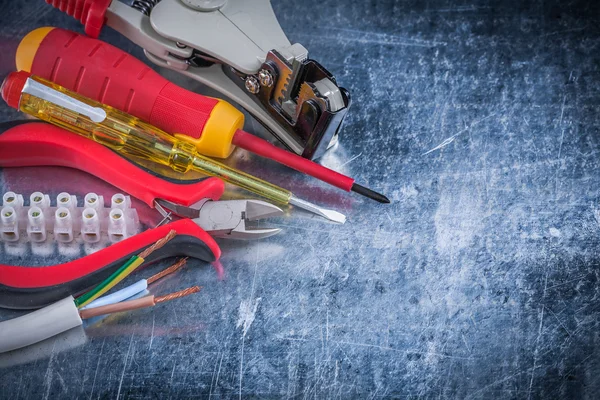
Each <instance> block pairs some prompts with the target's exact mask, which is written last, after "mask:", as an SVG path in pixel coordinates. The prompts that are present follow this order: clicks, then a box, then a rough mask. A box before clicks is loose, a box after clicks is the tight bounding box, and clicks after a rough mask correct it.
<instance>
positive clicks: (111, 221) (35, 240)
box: [0, 191, 139, 256]
mask: <svg viewBox="0 0 600 400" xmlns="http://www.w3.org/2000/svg"><path fill="white" fill-rule="evenodd" d="M28 198H29V205H28V206H25V205H24V200H23V195H21V194H18V193H15V192H7V193H5V194H4V195H3V196H2V197H1V199H2V206H1V207H0V242H4V247H5V252H6V254H9V255H12V256H23V255H25V254H27V252H28V250H29V249H28V247H29V245H30V247H31V251H32V252H33V253H34V254H35V255H44V256H48V255H50V254H52V253H53V252H54V251H55V249H56V248H57V249H58V252H59V253H60V254H65V255H69V256H74V255H76V254H78V252H79V251H80V245H83V251H84V252H85V253H86V254H91V253H93V252H95V251H98V250H99V249H100V248H103V247H106V246H107V245H109V244H110V243H115V242H118V241H121V240H123V239H126V238H128V237H131V236H133V235H135V234H136V233H137V232H138V231H139V217H138V214H137V211H136V210H135V209H134V208H132V207H131V198H130V197H129V196H126V195H123V194H121V193H117V194H115V195H113V196H112V197H111V198H110V202H108V201H107V202H105V201H104V197H103V196H99V195H98V194H96V193H88V194H86V195H85V197H84V199H83V206H82V207H78V206H77V197H76V196H73V195H71V194H69V193H67V192H62V193H60V194H59V195H58V196H56V197H54V198H53V200H54V201H55V202H56V205H55V206H53V205H52V204H51V199H50V196H49V195H47V194H44V193H42V192H39V191H36V192H33V193H32V194H31V195H30V196H28ZM105 204H106V205H107V206H112V207H111V208H105ZM111 211H114V212H113V213H112V218H111V217H109V214H110V213H111ZM53 242H57V243H58V246H57V247H56V246H55V243H53Z"/></svg>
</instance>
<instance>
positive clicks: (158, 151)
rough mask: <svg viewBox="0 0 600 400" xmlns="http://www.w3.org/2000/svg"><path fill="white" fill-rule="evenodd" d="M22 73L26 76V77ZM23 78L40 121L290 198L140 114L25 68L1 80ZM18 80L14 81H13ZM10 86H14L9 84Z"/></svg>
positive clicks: (26, 106)
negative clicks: (152, 123)
mask: <svg viewBox="0 0 600 400" xmlns="http://www.w3.org/2000/svg"><path fill="white" fill-rule="evenodd" d="M19 74H25V75H26V76H28V79H26V80H24V79H23V78H24V77H23V76H22V75H21V76H19ZM11 79H13V81H14V82H17V81H19V80H23V81H24V82H25V83H24V85H23V87H22V90H21V97H20V100H19V109H20V110H21V111H23V112H24V113H27V114H30V115H33V116H35V117H37V118H39V119H42V120H44V121H48V122H50V123H52V124H55V125H57V126H60V127H62V128H65V129H67V130H69V131H72V132H75V133H78V134H80V135H82V136H85V137H87V138H89V139H92V140H94V141H96V142H98V143H100V144H102V145H104V146H106V147H109V148H111V149H113V150H115V151H117V152H118V153H120V154H123V155H125V156H129V157H138V158H142V159H145V160H150V161H152V162H155V163H159V164H162V165H166V166H168V167H170V168H172V169H173V170H175V171H178V172H182V173H184V172H187V171H189V170H190V169H192V170H195V171H198V172H200V173H204V174H206V175H210V176H216V177H219V178H221V179H223V180H224V181H226V182H229V183H231V184H234V185H236V186H239V187H241V188H243V189H246V190H248V191H250V192H253V193H256V194H258V195H260V196H263V197H265V198H267V199H269V200H272V201H274V202H277V203H282V204H288V203H289V201H290V199H291V197H292V193H291V192H290V191H289V190H286V189H283V188H281V187H279V186H276V185H273V184H271V183H269V182H266V181H264V180H262V179H259V178H256V177H254V176H252V175H250V174H247V173H245V172H242V171H239V170H236V169H234V168H231V167H229V166H226V165H224V164H221V163H219V162H217V161H214V160H212V159H210V158H208V157H205V156H202V155H200V154H199V153H198V151H197V150H196V148H195V146H194V145H193V144H192V143H189V142H188V141H185V140H181V139H178V138H177V137H176V136H171V135H169V134H168V133H166V132H164V131H162V130H160V129H158V128H156V127H154V126H152V125H150V124H148V123H146V122H143V121H141V120H139V119H138V118H136V117H134V116H132V115H129V114H127V113H124V112H122V111H120V110H117V109H115V108H112V107H110V106H107V105H104V104H101V103H99V102H97V101H95V100H91V99H89V98H87V97H83V96H81V95H79V94H77V93H74V92H71V91H70V90H67V89H65V88H63V87H61V86H59V85H56V84H54V83H52V82H49V81H47V80H45V79H42V78H40V77H38V76H35V75H31V76H30V75H29V74H27V73H25V72H19V73H13V74H10V75H9V76H8V77H7V78H6V80H5V82H4V84H3V86H6V85H9V86H10V85H11V84H12V83H13V82H12V81H10V80H11ZM17 86H18V85H17ZM10 90H12V91H14V88H10Z"/></svg>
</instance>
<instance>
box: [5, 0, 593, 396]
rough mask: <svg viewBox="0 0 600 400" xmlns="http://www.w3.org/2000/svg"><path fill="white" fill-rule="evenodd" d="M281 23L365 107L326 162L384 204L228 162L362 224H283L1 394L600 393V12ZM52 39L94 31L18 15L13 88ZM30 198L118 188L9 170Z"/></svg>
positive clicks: (30, 9)
mask: <svg viewBox="0 0 600 400" xmlns="http://www.w3.org/2000/svg"><path fill="white" fill-rule="evenodd" d="M273 6H274V9H275V12H276V14H277V15H278V17H279V19H280V23H281V25H282V27H283V29H284V31H285V32H286V33H287V34H288V36H289V38H290V40H291V41H292V42H300V43H302V44H304V45H305V46H306V47H307V48H308V49H309V51H310V55H311V56H312V57H313V58H315V59H317V60H319V61H321V62H322V63H323V64H324V65H325V67H326V68H328V69H330V70H331V72H332V73H334V74H335V75H336V77H337V78H338V81H339V82H340V84H341V85H342V86H345V87H346V88H348V89H349V90H350V92H351V93H352V95H353V101H354V103H353V105H352V108H351V109H350V112H349V114H348V117H347V120H346V123H345V126H344V129H343V132H342V134H341V138H340V144H339V145H338V147H337V148H336V149H335V150H333V151H331V152H330V153H329V154H328V155H327V156H326V157H324V158H323V163H324V164H325V165H327V166H330V167H333V168H335V169H338V170H340V171H341V172H344V173H347V174H350V175H351V176H353V177H355V178H356V179H357V181H358V182H360V183H364V184H366V185H368V186H371V187H373V188H374V189H376V190H380V191H382V192H383V193H385V194H387V195H388V196H389V197H390V198H391V200H392V204H391V205H380V204H376V203H374V202H370V201H368V200H366V199H363V198H360V197H359V196H357V195H350V194H345V193H343V192H341V191H337V190H335V189H332V188H330V187H326V186H325V185H322V184H319V183H317V182H315V180H311V179H308V178H305V177H302V176H300V175H299V174H296V173H292V172H290V171H288V170H286V169H284V168H281V167H279V166H277V165H275V164H274V163H272V162H268V161H260V162H259V160H258V159H256V158H255V157H252V156H249V155H247V154H243V153H242V152H240V151H238V152H236V154H235V157H234V159H233V160H232V161H231V162H232V163H236V164H238V165H241V166H243V167H244V168H246V169H248V170H249V171H250V172H254V173H256V174H257V175H260V176H262V177H265V178H268V179H270V180H272V181H274V182H276V183H280V184H282V185H284V186H288V187H290V188H292V189H293V190H294V191H295V192H296V194H297V195H299V196H301V197H304V198H306V199H307V200H311V201H314V202H318V203H319V204H323V205H327V206H330V207H332V208H336V209H338V210H339V211H342V212H344V213H346V214H347V216H348V218H349V221H348V223H346V224H345V225H343V226H339V225H334V224H331V223H328V222H327V221H324V220H321V219H319V218H317V217H313V216H311V215H309V214H306V213H304V212H302V211H297V210H293V211H290V212H289V213H288V215H287V216H286V217H285V218H280V219H274V220H271V221H268V224H269V225H275V226H279V227H282V228H284V232H283V233H282V234H280V235H279V236H276V237H272V238H269V239H266V240H262V241H259V242H251V243H247V242H233V241H230V242H227V241H222V240H221V241H220V244H221V245H222V249H223V258H222V260H221V263H222V267H223V269H224V276H222V277H221V278H220V277H219V273H218V272H217V271H215V268H213V266H211V265H205V264H201V263H199V262H192V263H190V265H189V267H188V268H186V269H185V270H184V271H183V272H182V273H179V274H177V275H176V276H174V277H172V278H171V279H169V280H168V281H167V282H165V283H163V284H162V285H161V286H160V287H159V288H157V291H159V292H160V293H166V292H169V291H171V290H177V289H181V288H183V287H186V286H189V285H192V284H199V285H201V286H203V287H204V289H203V290H202V292H201V293H200V294H198V295H195V296H193V297H188V298H187V299H185V300H181V301H177V302H171V303H168V304H163V305H161V306H159V307H156V308H154V309H149V310H141V311H136V312H131V313H127V314H124V315H117V316H114V317H111V318H109V319H107V320H105V321H104V322H103V323H101V324H97V325H93V326H89V327H87V328H86V329H85V333H84V332H83V330H81V329H80V330H75V331H73V332H69V333H68V334H66V335H62V336H60V337H58V338H57V339H56V340H50V341H48V342H47V343H43V344H41V345H39V346H34V347H33V348H30V349H26V350H22V351H17V352H13V353H11V354H9V355H3V356H0V397H2V398H6V399H9V398H10V399H17V398H29V397H32V398H52V399H55V398H86V399H87V398H90V399H91V398H161V399H163V398H168V397H173V398H178V397H186V398H232V397H238V398H281V397H289V398H309V397H310V398H315V399H322V398H350V397H356V398H421V397H425V398H431V397H435V398H467V397H468V398H598V392H599V391H600V378H599V374H598V372H600V349H599V348H598V343H599V340H600V338H599V333H598V332H599V328H600V303H599V297H600V286H599V282H598V279H599V273H600V272H599V264H600V253H599V250H598V248H599V247H598V246H599V244H600V239H599V233H600V226H599V223H600V205H599V192H598V187H599V186H600V176H599V174H598V170H599V168H600V137H599V135H600V132H599V127H600V116H599V111H600V84H599V81H600V79H599V78H600V55H599V54H600V38H599V35H598V33H599V26H600V24H599V23H598V22H599V21H598V18H599V15H600V10H599V6H598V3H597V2H592V1H589V2H585V1H570V2H565V1H558V0H544V1H541V0H540V1H524V2H513V1H508V0H506V1H491V0H490V1H486V0H463V1H449V0H430V1H419V0H406V1H384V0H381V1H352V2H350V1H348V2H345V1H333V0H319V1H312V0H311V1H295V2H286V1H282V0H274V1H273ZM44 25H54V26H60V27H64V28H69V29H73V30H76V31H80V32H81V31H82V29H81V27H80V26H79V24H78V23H77V22H76V21H75V20H73V19H71V18H70V17H68V16H66V15H63V14H62V13H60V12H59V11H57V10H55V9H53V8H51V7H50V6H48V5H46V4H45V3H44V2H43V1H41V0H35V1H27V2H21V1H10V2H9V1H4V2H3V4H2V12H1V13H0V74H1V75H2V76H4V75H5V74H6V73H8V72H9V71H11V70H12V69H13V68H14V51H15V49H16V46H17V44H18V42H19V40H20V38H22V37H23V35H25V34H26V33H27V32H29V31H30V30H32V29H34V28H36V27H39V26H44ZM101 38H102V39H104V40H106V41H108V42H110V43H112V44H115V45H117V46H119V47H121V48H123V49H125V50H127V51H129V52H131V53H133V54H134V55H136V56H138V57H140V58H142V59H143V55H142V52H141V50H140V49H139V48H136V47H135V46H134V45H133V44H131V43H130V42H128V41H127V40H126V39H125V38H123V37H120V36H119V35H118V34H116V33H115V32H113V31H111V30H110V29H105V30H104V31H103V34H102V36H101ZM161 72H164V74H165V76H167V77H169V78H171V79H173V80H174V81H175V82H177V83H179V84H182V85H186V86H187V87H189V88H192V89H194V90H202V88H201V87H200V86H199V85H198V84H196V83H194V82H191V81H187V80H185V79H182V78H181V77H178V76H177V75H176V73H174V72H171V71H161ZM17 117H19V116H18V114H17V113H16V112H15V111H13V110H9V109H8V107H7V106H5V105H2V106H0V121H4V120H11V119H14V118H17ZM247 128H248V129H249V130H251V131H256V130H257V129H259V128H258V126H257V124H256V123H255V122H249V123H248V125H247ZM38 189H42V190H45V191H47V192H50V193H53V194H56V193H58V192H60V191H63V190H67V191H70V192H71V193H73V194H78V195H80V196H81V195H83V194H85V193H87V192H89V191H92V190H94V191H97V192H99V193H104V194H108V195H110V194H112V193H114V192H116V190H115V189H114V188H111V187H108V186H106V185H105V184H103V183H102V182H99V181H98V180H97V179H94V178H92V177H90V176H88V175H86V174H83V173H80V172H76V171H72V170H66V169H50V168H48V169H42V168H23V169H18V170H4V171H2V190H3V191H7V190H16V191H21V192H22V193H24V194H29V193H31V192H32V191H34V190H38ZM138 207H139V209H140V213H146V214H147V215H149V216H150V215H151V213H152V211H150V210H148V209H147V208H144V207H142V206H141V205H139V204H138ZM0 259H1V260H2V261H3V262H5V263H14V262H21V263H26V264H30V263H36V262H37V263H40V262H43V261H42V260H35V259H34V260H31V257H26V258H24V259H20V260H18V259H17V260H15V259H14V258H11V257H9V256H7V255H6V254H4V253H0ZM44 261H45V262H53V261H52V260H51V261H48V260H44ZM54 261H56V260H54ZM160 267H161V266H153V267H151V268H150V271H149V272H148V273H147V275H149V274H150V273H151V272H154V271H156V270H158V269H159V268H160ZM138 277H139V275H138V276H137V277H134V278H133V279H136V278H138ZM16 315H20V313H19V312H14V311H6V310H0V319H6V318H9V317H13V316H16Z"/></svg>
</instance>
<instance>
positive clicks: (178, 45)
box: [175, 42, 187, 49]
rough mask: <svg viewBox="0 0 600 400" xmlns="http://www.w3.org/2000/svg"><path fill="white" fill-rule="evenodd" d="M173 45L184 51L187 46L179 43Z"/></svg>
mask: <svg viewBox="0 0 600 400" xmlns="http://www.w3.org/2000/svg"><path fill="white" fill-rule="evenodd" d="M175 44H176V45H177V47H179V48H180V49H185V48H186V47H187V46H186V45H185V44H183V43H181V42H175Z"/></svg>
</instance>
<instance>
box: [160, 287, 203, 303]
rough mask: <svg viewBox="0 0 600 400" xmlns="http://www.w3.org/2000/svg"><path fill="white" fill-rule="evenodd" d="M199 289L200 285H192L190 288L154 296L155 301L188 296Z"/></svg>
mask: <svg viewBox="0 0 600 400" xmlns="http://www.w3.org/2000/svg"><path fill="white" fill-rule="evenodd" d="M199 291H200V286H192V287H191V288H187V289H183V290H180V291H179V292H175V293H171V294H166V295H164V296H155V297H154V302H155V303H157V304H158V303H162V302H165V301H170V300H175V299H179V298H181V297H185V296H189V295H190V294H194V293H198V292H199Z"/></svg>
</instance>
